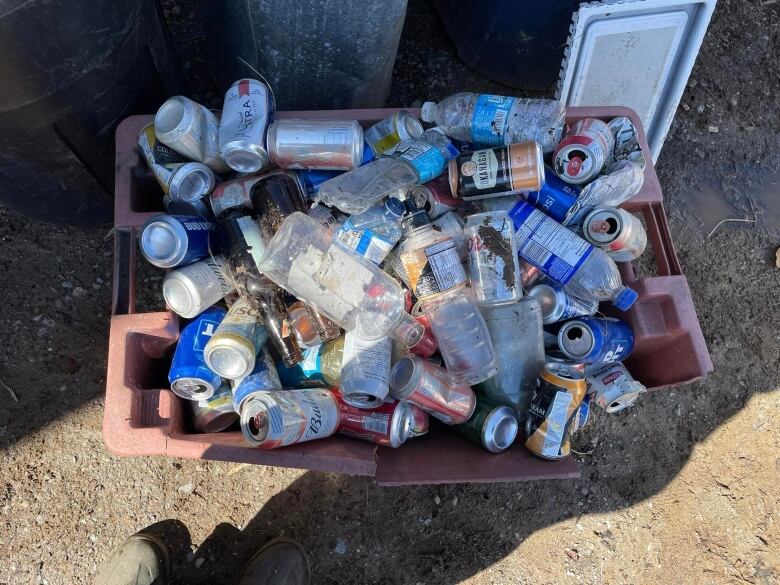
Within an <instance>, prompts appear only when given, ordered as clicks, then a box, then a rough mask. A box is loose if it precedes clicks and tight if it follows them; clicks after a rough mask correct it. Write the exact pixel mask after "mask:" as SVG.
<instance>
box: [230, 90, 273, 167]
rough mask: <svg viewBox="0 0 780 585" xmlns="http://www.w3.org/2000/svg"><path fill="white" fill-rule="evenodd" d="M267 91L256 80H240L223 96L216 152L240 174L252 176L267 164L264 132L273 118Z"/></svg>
mask: <svg viewBox="0 0 780 585" xmlns="http://www.w3.org/2000/svg"><path fill="white" fill-rule="evenodd" d="M273 111H274V103H273V97H272V94H271V90H270V88H269V87H268V86H267V85H266V84H265V83H263V82H262V81H258V80H256V79H239V80H238V81H236V82H235V83H233V85H231V86H230V88H229V89H228V90H227V93H225V102H224V105H223V106H222V119H221V121H220V123H219V152H220V154H221V155H222V158H223V159H225V162H226V163H227V165H228V166H229V167H230V168H231V169H233V170H234V171H238V172H239V173H255V172H257V171H259V170H260V169H262V168H263V167H265V166H267V165H268V164H269V163H270V158H269V157H268V150H267V149H266V131H267V129H268V124H269V122H270V121H271V118H272V117H273Z"/></svg>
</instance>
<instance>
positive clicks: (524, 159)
mask: <svg viewBox="0 0 780 585" xmlns="http://www.w3.org/2000/svg"><path fill="white" fill-rule="evenodd" d="M448 174H449V179H450V191H451V193H452V195H453V196H454V197H458V198H459V199H463V200H464V201H476V200H478V199H485V198H487V197H499V196H504V195H507V194H509V193H523V192H527V191H538V190H539V189H541V188H542V185H544V160H543V158H542V148H541V147H540V146H539V144H538V143H536V142H533V141H531V142H521V143H519V144H510V145H509V146H499V147H496V148H484V149H480V150H475V151H474V152H469V153H466V154H461V155H460V156H458V157H457V158H454V159H452V160H451V161H450V162H449V167H448Z"/></svg>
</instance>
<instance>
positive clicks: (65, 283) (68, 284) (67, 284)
mask: <svg viewBox="0 0 780 585" xmlns="http://www.w3.org/2000/svg"><path fill="white" fill-rule="evenodd" d="M62 288H73V283H72V282H71V281H69V280H63V281H62Z"/></svg>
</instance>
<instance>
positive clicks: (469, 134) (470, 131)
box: [422, 93, 566, 152]
mask: <svg viewBox="0 0 780 585" xmlns="http://www.w3.org/2000/svg"><path fill="white" fill-rule="evenodd" d="M565 114H566V112H565V109H564V107H563V104H561V102H559V101H555V100H542V99H529V98H516V97H505V96H500V95H490V94H476V93H455V94H452V95H451V96H448V97H446V98H444V99H443V100H442V101H440V102H439V103H438V104H437V103H435V102H425V103H424V104H423V105H422V119H423V120H424V121H425V122H431V123H435V124H436V125H437V126H439V127H440V128H441V129H442V130H444V132H445V133H446V134H447V135H448V136H451V137H452V138H456V139H458V140H468V141H470V142H474V143H476V144H480V145H490V146H500V145H502V144H514V143H517V142H525V141H526V140H533V141H535V142H538V143H539V145H540V146H541V147H542V150H544V152H552V150H553V149H554V148H555V147H556V146H557V144H558V143H559V142H560V141H561V135H562V134H563V125H564V121H565Z"/></svg>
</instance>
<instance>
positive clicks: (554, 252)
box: [509, 201, 593, 285]
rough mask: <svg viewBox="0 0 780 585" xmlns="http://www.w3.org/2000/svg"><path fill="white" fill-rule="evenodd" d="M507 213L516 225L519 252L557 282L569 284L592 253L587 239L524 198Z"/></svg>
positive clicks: (591, 247)
mask: <svg viewBox="0 0 780 585" xmlns="http://www.w3.org/2000/svg"><path fill="white" fill-rule="evenodd" d="M509 216H510V217H511V218H512V221H513V222H514V224H515V228H517V249H518V251H517V253H518V255H519V256H520V257H521V258H522V259H523V260H525V261H526V262H530V263H531V264H533V265H534V266H536V267H537V268H538V269H539V270H541V271H542V272H543V273H544V275H545V276H547V277H548V278H549V279H550V280H553V281H555V282H557V283H558V284H560V285H565V284H566V283H568V282H569V281H570V280H571V279H572V277H573V276H574V273H575V272H577V270H578V269H579V267H580V266H582V264H583V263H584V262H585V260H587V258H588V256H590V254H591V252H593V246H591V245H590V244H589V243H588V242H586V241H585V240H583V239H582V238H580V237H579V236H577V235H575V234H573V233H572V232H570V231H569V230H567V229H566V228H565V227H563V226H562V225H561V224H559V223H558V222H557V221H555V220H554V219H552V218H551V217H548V216H547V215H545V214H544V213H542V212H541V211H539V210H538V209H534V207H533V206H532V205H531V204H529V203H526V202H525V201H520V202H518V204H517V205H515V206H514V207H513V208H512V210H511V211H510V212H509Z"/></svg>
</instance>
